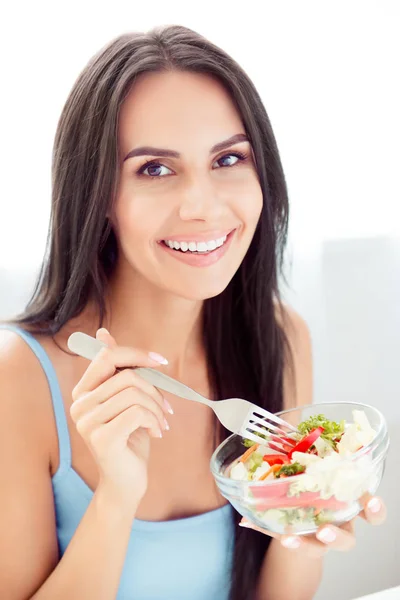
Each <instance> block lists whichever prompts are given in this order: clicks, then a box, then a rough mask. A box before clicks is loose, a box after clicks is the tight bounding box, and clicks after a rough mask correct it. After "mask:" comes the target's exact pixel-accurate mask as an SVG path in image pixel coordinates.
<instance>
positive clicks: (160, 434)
mask: <svg viewBox="0 0 400 600" xmlns="http://www.w3.org/2000/svg"><path fill="white" fill-rule="evenodd" d="M158 437H159V438H162V431H161V429H160V433H159V434H158Z"/></svg>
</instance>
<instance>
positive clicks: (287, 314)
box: [274, 300, 310, 344]
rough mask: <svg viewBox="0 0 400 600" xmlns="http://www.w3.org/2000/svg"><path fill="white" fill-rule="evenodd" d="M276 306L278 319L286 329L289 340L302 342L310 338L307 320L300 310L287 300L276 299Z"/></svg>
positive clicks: (297, 342) (279, 323)
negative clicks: (279, 300)
mask: <svg viewBox="0 0 400 600" xmlns="http://www.w3.org/2000/svg"><path fill="white" fill-rule="evenodd" d="M274 306H275V318H276V321H277V323H278V325H279V326H280V327H281V328H282V329H283V330H284V332H285V334H286V336H287V337H288V341H290V342H291V343H292V344H299V343H300V344H301V343H304V342H305V341H307V340H308V339H309V338H310V330H309V327H308V325H307V322H306V320H305V319H304V317H302V315H300V313H299V312H297V311H296V310H295V309H294V308H293V307H292V306H290V305H289V304H287V303H286V302H278V301H277V300H275V302H274Z"/></svg>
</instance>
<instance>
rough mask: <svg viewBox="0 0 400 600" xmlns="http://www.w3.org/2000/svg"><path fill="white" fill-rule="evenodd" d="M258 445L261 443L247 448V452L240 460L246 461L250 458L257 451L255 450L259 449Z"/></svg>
mask: <svg viewBox="0 0 400 600" xmlns="http://www.w3.org/2000/svg"><path fill="white" fill-rule="evenodd" d="M258 447H259V444H253V446H251V447H250V448H249V449H248V450H246V452H245V453H244V454H243V455H242V456H241V457H240V459H239V460H240V462H242V463H245V462H246V460H247V459H248V458H250V456H251V455H252V454H253V452H255V450H257V448H258Z"/></svg>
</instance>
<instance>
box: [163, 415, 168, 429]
mask: <svg viewBox="0 0 400 600" xmlns="http://www.w3.org/2000/svg"><path fill="white" fill-rule="evenodd" d="M164 423H165V429H166V430H167V431H168V430H169V425H168V421H167V419H166V418H165V417H164Z"/></svg>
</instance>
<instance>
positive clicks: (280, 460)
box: [263, 454, 289, 467]
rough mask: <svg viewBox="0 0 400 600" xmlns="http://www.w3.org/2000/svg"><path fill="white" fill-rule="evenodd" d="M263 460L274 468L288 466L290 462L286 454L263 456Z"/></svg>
mask: <svg viewBox="0 0 400 600" xmlns="http://www.w3.org/2000/svg"><path fill="white" fill-rule="evenodd" d="M263 460H265V462H267V463H268V464H269V465H270V467H273V466H274V465H286V464H288V462H289V459H288V457H287V456H286V454H266V455H265V456H263Z"/></svg>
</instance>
